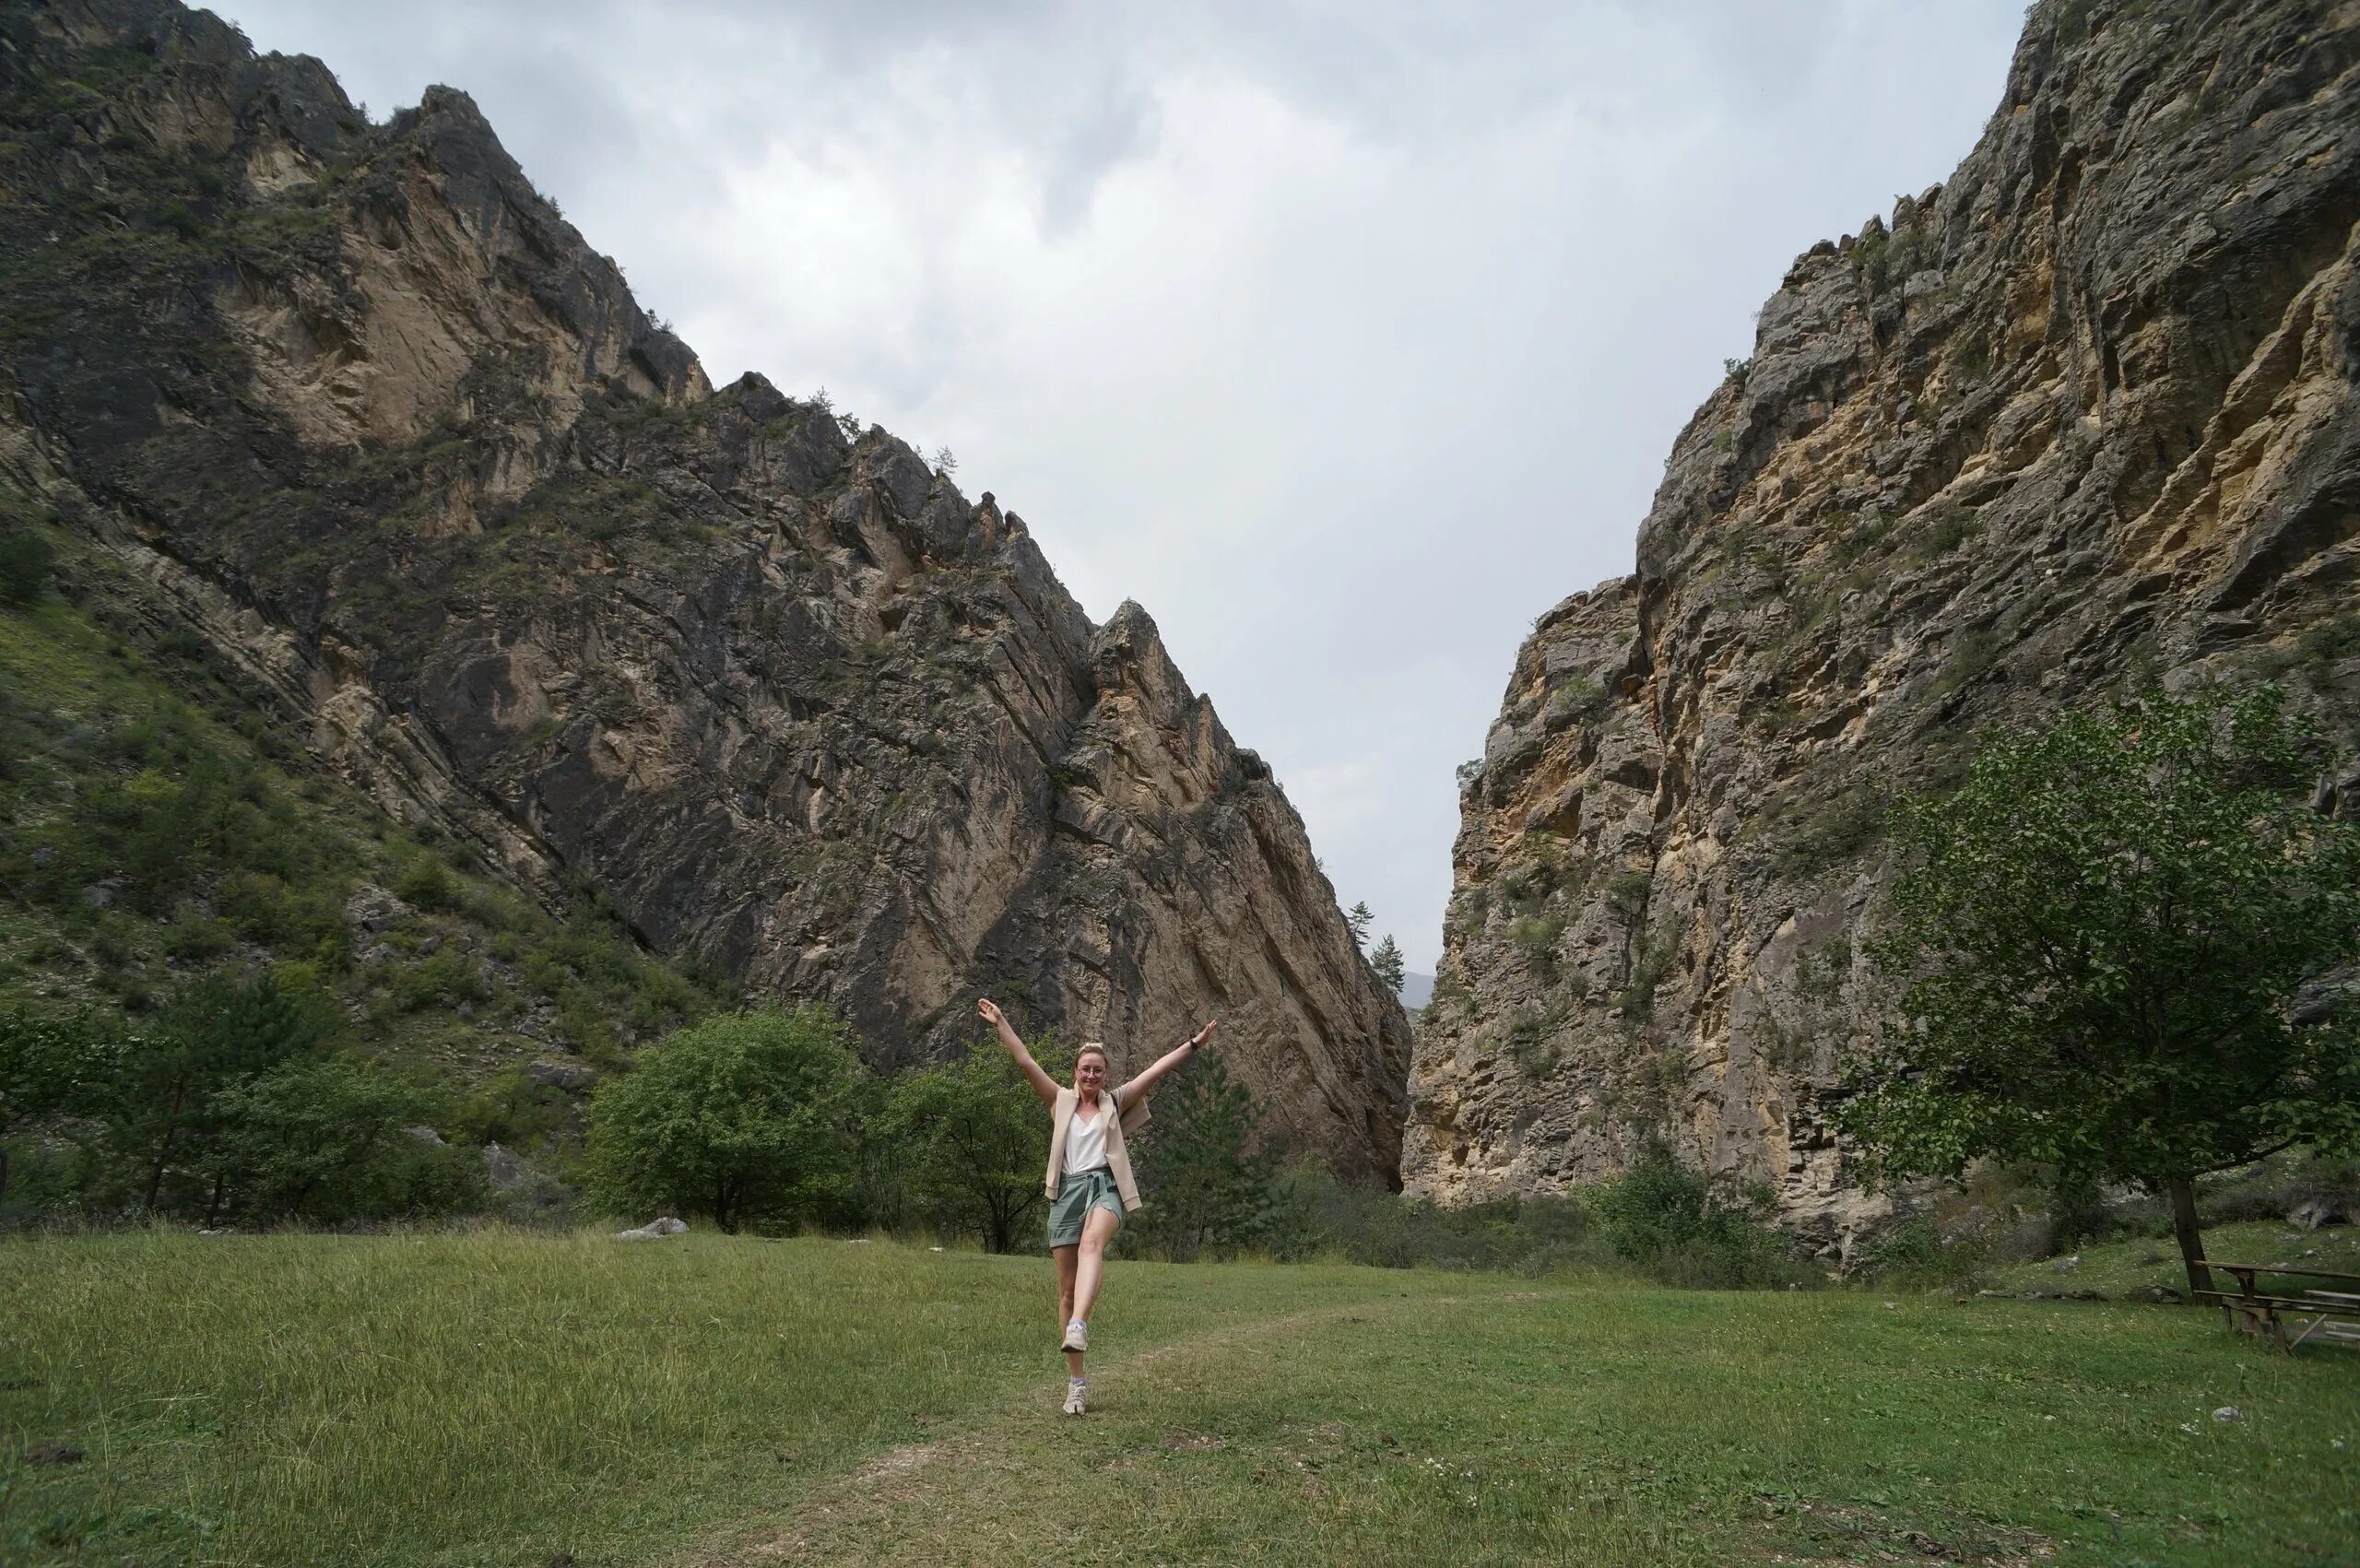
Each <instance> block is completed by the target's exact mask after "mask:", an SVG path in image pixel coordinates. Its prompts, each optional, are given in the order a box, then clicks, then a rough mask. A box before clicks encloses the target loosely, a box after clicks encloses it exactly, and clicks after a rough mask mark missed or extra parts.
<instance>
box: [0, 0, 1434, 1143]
mask: <svg viewBox="0 0 2360 1568" xmlns="http://www.w3.org/2000/svg"><path fill="white" fill-rule="evenodd" d="M0 112H5V115H6V133H7V134H6V139H5V140H0V315H5V317H6V322H7V325H6V330H5V332H4V333H0V481H5V482H9V483H13V484H16V485H18V486H22V487H26V488H29V489H35V490H37V491H39V492H40V494H41V497H42V499H43V500H44V501H46V502H47V503H48V504H49V505H50V506H51V507H52V508H53V509H54V510H55V511H56V512H57V513H58V514H59V515H60V516H61V517H62V518H64V519H65V521H66V522H67V523H68V524H69V525H72V526H75V527H77V528H79V529H81V530H83V531H85V532H86V533H88V534H89V536H92V537H94V538H97V539H99V540H100V541H102V542H103V543H104V544H105V545H106V546H107V547H108V548H111V549H112V550H113V551H115V552H117V553H118V554H119V555H121V556H122V557H124V558H125V559H127V560H132V561H134V562H136V563H137V564H138V565H139V566H140V567H141V568H142V570H143V572H144V574H145V576H146V578H147V580H148V582H149V583H150V584H152V589H153V592H152V595H151V601H150V603H149V604H148V606H147V607H146V608H147V612H148V613H149V614H152V615H153V616H154V617H156V618H158V619H159V620H169V621H174V622H181V623H185V624H186V625H189V626H192V627H194V628H195V629H197V630H198V631H201V632H202V634H203V635H205V636H206V637H207V639H208V640H210V641H211V642H213V643H216V644H217V645H218V646H219V647H220V648H222V649H223V650H225V651H227V652H229V653H230V654H231V655H232V656H233V657H234V658H236V659H237V660H238V661H239V662H240V663H241V664H242V665H243V666H245V667H246V668H247V669H248V670H249V671H250V672H252V673H254V674H255V675H257V676H259V677H261V678H263V679H264V680H265V681H266V683H267V685H268V687H269V689H270V690H273V691H275V692H276V693H277V697H278V699H279V701H281V702H282V703H283V704H284V707H285V710H286V712H287V713H289V714H292V715H296V716H298V717H299V718H300V721H301V723H302V724H304V725H307V726H308V728H309V732H310V734H311V737H312V738H313V743H314V744H315V745H316V747H317V748H318V749H320V750H321V751H322V752H324V753H325V754H326V755H328V756H330V757H332V758H333V759H335V760H336V762H337V763H338V765H339V766H340V767H341V768H342V769H343V771H345V772H347V773H348V775H349V776H351V777H352V778H354V779H355V780H356V781H358V782H360V784H362V785H363V786H364V787H365V788H366V789H367V790H368V791H369V792H370V793H371V795H372V796H373V797H374V798H375V799H376V800H377V801H378V802H379V803H380V804H381V805H382V806H383V807H384V808H385V809H386V810H388V811H390V812H393V813H395V814H396V815H398V816H400V817H402V818H404V819H408V820H412V821H418V820H425V821H431V822H432V823H434V824H436V825H437V826H439V827H440V828H441V829H442V830H443V831H447V832H448V833H450V834H453V835H454V836H456V837H458V838H459V839H461V840H463V841H465V842H467V843H472V844H473V845H475V846H477V847H478V850H479V851H480V853H481V854H482V855H483V857H484V858H485V859H486V861H487V862H488V863H490V864H491V865H494V866H496V867H499V868H501V870H502V871H504V872H505V874H506V875H508V876H509V877H511V878H513V879H514V880H515V881H516V882H517V883H518V884H519V885H521V886H524V887H526V888H529V889H534V890H540V891H542V892H545V893H547V894H549V896H551V897H557V896H560V895H563V894H565V893H567V892H569V891H572V890H580V889H584V888H586V889H588V890H592V891H595V892H596V894H597V895H599V896H602V897H604V898H606V899H607V900H609V901H611V902H612V903H613V904H614V905H615V906H616V907H617V908H618V909H619V911H620V913H621V914H623V916H624V917H625V918H626V919H627V920H628V922H629V923H630V925H631V927H632V928H633V929H634V930H635V931H636V932H638V933H639V934H640V936H641V937H643V939H644V940H645V941H646V942H648V943H649V944H650V945H652V946H653V947H655V948H656V949H660V950H662V951H665V952H667V953H669V954H673V955H676V956H679V957H683V958H687V959H691V960H695V961H702V962H704V963H707V964H709V965H712V966H714V967H715V968H717V969H720V970H722V971H725V972H726V973H731V974H734V975H737V976H739V977H741V978H742V979H743V980H744V981H745V982H746V984H748V986H749V989H751V990H752V991H753V992H754V993H756V994H758V995H766V996H812V997H824V998H827V999H829V1000H831V1001H832V1002H834V1003H835V1004H837V1005H838V1006H839V1007H841V1008H843V1009H844V1011H845V1012H846V1013H847V1014H848V1015H850V1016H851V1017H852V1018H853V1019H854V1020H855V1021H856V1022H857V1023H858V1024H859V1025H860V1027H861V1028H862V1029H863V1031H864V1032H865V1033H866V1035H867V1037H868V1038H869V1039H870V1040H871V1041H872V1042H873V1043H875V1046H876V1048H877V1050H878V1053H879V1056H880V1057H881V1058H882V1059H884V1060H887V1061H899V1060H904V1059H909V1058H912V1057H914V1056H916V1055H922V1054H926V1053H929V1052H933V1051H936V1050H939V1049H942V1048H945V1047H946V1046H947V1045H949V1044H950V1043H951V1042H952V1041H954V1040H955V1039H958V1038H961V1037H964V1036H966V1035H968V1034H969V1033H970V1032H972V1029H973V1024H972V1014H973V998H974V996H976V995H977V994H978V993H979V992H985V993H989V994H993V995H996V996H998V997H999V998H1000V999H1001V1000H1002V1002H1003V1003H1004V1004H1006V1005H1007V1006H1008V1007H1009V1010H1010V1011H1011V1013H1012V1014H1014V1015H1015V1016H1017V1017H1018V1019H1019V1020H1020V1021H1021V1022H1023V1023H1024V1024H1025V1025H1027V1026H1028V1027H1030V1028H1032V1029H1036V1030H1037V1029H1052V1028H1054V1029H1056V1030H1059V1031H1062V1032H1065V1033H1066V1034H1067V1035H1068V1036H1069V1037H1084V1036H1086V1037H1103V1038H1104V1039H1106V1040H1107V1041H1108V1042H1109V1043H1112V1044H1113V1045H1114V1047H1115V1054H1116V1056H1117V1058H1118V1060H1117V1067H1118V1069H1119V1068H1120V1067H1123V1066H1124V1065H1125V1062H1126V1061H1127V1062H1128V1063H1130V1064H1132V1065H1136V1064H1138V1063H1140V1062H1142V1061H1144V1060H1145V1059H1146V1058H1147V1057H1148V1056H1149V1055H1150V1054H1152V1053H1154V1052H1158V1051H1160V1050H1162V1049H1163V1048H1165V1047H1167V1046H1169V1045H1170V1044H1172V1043H1175V1042H1176V1041H1177V1040H1178V1039H1179V1038H1180V1037H1181V1036H1182V1035H1183V1034H1184V1033H1186V1032H1187V1030H1188V1029H1189V1028H1191V1027H1193V1025H1194V1023H1195V1022H1197V1021H1199V1020H1202V1019H1204V1018H1207V1017H1212V1016H1219V1017H1220V1018H1221V1019H1222V1020H1223V1036H1222V1038H1223V1043H1224V1045H1225V1046H1226V1048H1227V1049H1226V1055H1227V1056H1228V1059H1229V1061H1230V1063H1231V1066H1232V1068H1233V1071H1234V1072H1235V1073H1236V1075H1237V1076H1238V1077H1240V1078H1241V1079H1244V1080H1245V1082H1246V1083H1247V1084H1249V1085H1250V1086H1252V1087H1253V1088H1254V1089H1255V1090H1256V1091H1258V1093H1259V1095H1260V1096H1261V1098H1262V1101H1263V1102H1264V1104H1265V1105H1266V1106H1268V1108H1269V1111H1270V1113H1271V1123H1272V1128H1273V1130H1274V1131H1276V1132H1278V1133H1280V1134H1283V1135H1285V1136H1287V1137H1289V1138H1292V1139H1293V1140H1294V1141H1295V1142H1297V1143H1298V1144H1300V1145H1303V1146H1306V1147H1313V1148H1317V1149H1322V1150H1323V1151H1325V1152H1326V1153H1327V1155H1328V1157H1329V1158H1330V1160H1331V1161H1333V1162H1334V1163H1335V1164H1336V1165H1337V1166H1338V1167H1339V1169H1340V1170H1341V1171H1343V1172H1345V1173H1349V1174H1351V1175H1356V1176H1363V1177H1381V1178H1390V1177H1392V1176H1393V1174H1394V1173H1395V1171H1396V1169H1397V1166H1398V1154H1399V1138H1400V1128H1401V1125H1402V1120H1403V1115H1404V1102H1403V1082H1404V1079H1405V1076H1406V1072H1407V1067H1408V1056H1409V1030H1408V1024H1407V1020H1406V1019H1405V1018H1404V1017H1403V1015H1402V1013H1401V1011H1400V1009H1399V1008H1398V1004H1397V1003H1395V1001H1394V1000H1393V998H1392V997H1391V996H1390V995H1388V994H1387V993H1386V991H1385V989H1384V988H1383V987H1382V986H1381V985H1380V984H1378V983H1377V982H1376V980H1375V977H1374V975H1373V974H1372V973H1370V971H1369V970H1368V968H1367V965H1366V963H1365V962H1364V961H1363V959H1362V958H1361V956H1360V954H1359V952H1358V950H1357V949H1356V948H1355V946H1354V944H1353V942H1352V940H1351V937H1350V935H1349V933H1348V931H1347V930H1346V927H1345V925H1344V924H1343V920H1342V917H1341V915H1340V914H1339V911H1338V909H1337V907H1336V901H1335V896H1334V891H1333V890H1332V888H1330V886H1329V885H1328V883H1327V878H1325V876H1324V875H1322V873H1321V872H1320V871H1319V869H1318V867H1317V864H1316V861H1315V859H1314V858H1313V856H1312V854H1311V849H1310V846H1309V843H1307V841H1306V838H1305V835H1304V829H1303V824H1302V822H1301V820H1300V819H1298V818H1297V817H1296V815H1295V813H1294V811H1293V809H1292V808H1291V807H1290V806H1289V805H1288V804H1287V801H1286V799H1285V797H1284V796H1283V795H1282V794H1281V793H1280V790H1279V789H1278V786H1277V785H1276V784H1275V783H1274V782H1273V781H1272V779H1271V777H1270V774H1269V771H1268V768H1266V767H1265V766H1264V765H1263V764H1262V763H1261V762H1260V760H1258V759H1257V758H1256V757H1255V755H1254V754H1253V753H1252V752H1250V751H1246V750H1242V749H1239V748H1238V747H1237V746H1236V745H1235V744H1234V743H1233V741H1232V740H1231V738H1230V737H1229V735H1228V733H1227V732H1226V731H1225V730H1224V729H1223V728H1222V726H1221V721H1220V719H1219V718H1218V716H1216V714H1215V713H1213V710H1212V707H1211V704H1210V703H1209V701H1206V700H1205V699H1204V698H1201V697H1199V696H1198V695H1196V694H1195V693H1193V692H1192V691H1191V690H1189V689H1188V686H1187V684H1186V681H1185V680H1184V679H1183V678H1181V675H1180V673H1179V671H1178V670H1177V669H1175V668H1174V666H1173V664H1172V661H1171V660H1170V658H1169V657H1168V656H1167V655H1166V654H1165V652H1164V650H1163V647H1162V643H1161V641H1160V639H1159V638H1158V636H1157V632H1156V629H1155V626H1154V623H1153V622H1152V621H1151V620H1150V619H1149V618H1148V616H1147V614H1146V612H1145V611H1143V610H1141V609H1139V607H1137V606H1132V605H1126V606H1125V607H1123V608H1122V609H1121V611H1120V612H1118V613H1117V614H1116V615H1115V618H1114V619H1112V620H1111V621H1109V622H1108V623H1107V624H1106V625H1104V626H1103V627H1101V626H1093V625H1092V624H1091V622H1090V620H1089V619H1088V618H1087V617H1086V616H1085V615H1084V614H1083V612H1082V610H1081V609H1080V607H1079V606H1078V605H1077V604H1076V603H1075V601H1074V600H1073V598H1072V597H1071V595H1068V593H1067V592H1066V591H1065V589H1064V588H1063V587H1062V586H1061V585H1060V584H1058V582H1057V580H1056V575H1055V573H1054V572H1051V570H1050V568H1049V566H1048V564H1047V562H1046V561H1045V560H1044V559H1043V558H1042V556H1041V553H1040V551H1039V550H1038V549H1037V548H1035V547H1034V545H1033V543H1032V538H1031V537H1030V536H1029V534H1028V532H1027V530H1026V528H1025V526H1024V525H1023V523H1022V522H1021V519H1019V518H1018V517H1017V516H1016V515H1015V514H1014V513H1007V512H1004V511H1003V510H1002V509H1001V508H1000V507H999V505H998V504H997V501H995V500H994V499H993V497H991V496H990V495H988V494H986V495H985V496H983V497H982V498H981V499H980V500H978V501H970V500H968V499H967V498H966V497H964V496H963V495H962V494H961V493H960V492H959V490H958V489H956V488H955V487H954V486H953V485H952V484H951V483H950V480H949V479H948V478H947V477H945V476H944V475H942V474H939V473H937V472H935V471H934V470H933V469H931V468H930V467H929V466H927V465H926V463H925V462H923V461H922V460H921V459H920V458H919V457H918V455H917V454H915V453H914V452H913V451H912V450H911V449H910V448H909V447H908V446H906V445H905V444H903V442H900V441H897V440H895V439H894V438H893V437H891V435H889V434H887V433H886V432H884V431H883V430H877V429H873V428H872V429H870V430H866V431H861V430H855V429H852V428H850V427H849V425H848V422H846V421H842V420H840V419H838V417H837V416H836V415H835V414H834V413H833V412H832V410H831V409H829V408H827V407H821V406H819V405H817V404H814V403H811V402H803V401H796V400H794V399H791V398H788V397H786V396H784V395H781V394H780V393H778V392H777V391H776V390H775V389H773V387H772V386H771V385H770V384H769V383H766V382H764V381H763V380H761V378H760V377H759V376H754V375H749V376H747V377H745V378H743V379H741V380H740V381H738V382H737V383H734V384H732V385H730V386H728V387H726V388H724V389H722V390H721V391H719V392H715V391H714V389H713V388H712V387H711V386H710V384H709V383H707V381H706V378H705V375H704V372H703V371H702V369H701V368H700V367H699V365H698V363H697V361H696V360H695V358H694V356H693V355H691V354H690V351H689V350H688V349H687V348H686V347H684V346H683V345H682V344H681V343H680V342H679V340H678V338H676V337H674V336H672V335H671V334H670V333H669V332H668V331H667V330H666V329H665V328H664V327H663V326H662V325H661V324H657V323H655V322H654V321H652V320H651V319H650V318H649V317H648V316H647V315H646V314H645V312H643V311H642V310H641V309H640V308H639V306H638V305H637V304H636V303H635V302H634V301H633V300H632V298H631V293H630V291H629V289H627V288H626V286H625V284H624V281H623V279H622V277H621V274H620V273H619V270H618V269H617V268H616V267H615V266H614V265H613V264H612V263H611V262H609V261H608V260H607V259H606V258H605V257H603V256H600V255H598V254H597V253H595V252H593V251H592V250H590V249H589V248H588V246H587V245H586V244H585V243H584V241H583V239H582V237H581V236H580V235H579V234H578V233H576V232H575V231H574V230H573V229H572V227H571V226H570V225H568V224H567V223H565V222H564V220H563V219H562V218H560V216H559V215H558V213H557V212H556V210H555V209H554V208H553V207H552V206H549V204H548V203H547V202H546V201H544V200H543V199H542V198H541V197H540V196H539V195H537V193H535V192H534V190H533V188H532V186H531V184H530V183H529V182H528V181H527V180H526V179H525V176H524V174H523V173H522V172H521V171H519V170H518V169H517V168H516V166H515V164H514V163H513V161H512V160H511V159H509V158H508V157H507V155H506V154H505V153H504V152H503V151H502V150H501V147H500V144H499V142H498V140H497V138H496V137H495V136H493V135H492V133H491V131H490V127H489V126H488V125H486V124H485V123H484V121H483V118H482V117H481V115H480V114H478V112H477V111H476V109H475V107H474V105H473V104H472V103H471V102H469V101H468V100H467V99H466V97H465V96H464V95H462V94H459V93H456V92H453V91H450V90H448V89H445V88H435V89H433V90H431V91H430V92H429V93H428V95H427V96H426V99H425V100H424V102H423V103H422V104H420V106H419V108H417V109H416V110H413V111H407V112H403V113H402V114H400V115H398V116H396V117H395V119H394V120H393V121H392V123H391V124H387V125H384V126H372V125H370V124H367V123H366V122H365V121H363V120H362V119H361V117H360V115H358V114H357V113H356V112H353V110H352V109H351V107H350V106H349V105H348V103H347V102H346V101H345V100H344V98H343V95H342V93H341V91H340V90H339V89H338V88H337V87H336V83H335V81H334V79H333V78H332V77H330V76H329V75H328V73H327V72H326V71H325V68H323V67H322V66H320V65H318V63H317V62H313V61H310V60H301V59H298V60H289V59H284V58H280V57H276V56H273V57H268V58H263V59H257V58H255V57H254V55H253V54H252V53H251V51H250V50H248V49H247V47H246V46H245V44H244V41H243V40H242V39H241V38H239V37H238V36H237V35H236V34H235V33H233V32H232V31H230V29H227V28H226V27H224V26H222V25H221V24H220V23H218V22H217V21H215V20H214V19H213V18H210V17H209V16H207V15H205V14H203V13H198V12H190V11H186V10H183V9H182V8H180V7H179V6H175V5H171V4H169V3H167V0H65V3H60V4H53V5H49V6H41V7H38V8H35V9H33V10H31V11H24V10H19V9H17V8H14V7H11V8H10V9H9V10H7V11H6V13H5V14H0Z"/></svg>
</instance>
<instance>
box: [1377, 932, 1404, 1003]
mask: <svg viewBox="0 0 2360 1568" xmlns="http://www.w3.org/2000/svg"><path fill="white" fill-rule="evenodd" d="M1368 966H1369V967H1370V968H1371V969H1373V970H1375V971H1376V977H1377V978H1378V979H1379V980H1382V981H1383V982H1385V988H1386V990H1388V991H1390V992H1392V993H1393V994H1394V995H1395V996H1399V995H1400V994H1401V987H1402V985H1403V984H1404V983H1405V980H1406V976H1405V975H1404V973H1403V972H1402V967H1401V949H1400V947H1399V945H1398V944H1397V943H1396V942H1395V941H1394V940H1393V936H1392V933H1390V932H1387V933H1386V937H1385V940H1383V941H1381V942H1379V943H1377V945H1376V950H1375V952H1373V953H1371V954H1369V955H1368Z"/></svg>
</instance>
